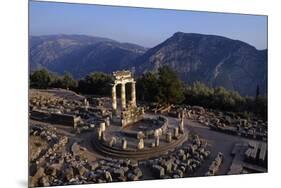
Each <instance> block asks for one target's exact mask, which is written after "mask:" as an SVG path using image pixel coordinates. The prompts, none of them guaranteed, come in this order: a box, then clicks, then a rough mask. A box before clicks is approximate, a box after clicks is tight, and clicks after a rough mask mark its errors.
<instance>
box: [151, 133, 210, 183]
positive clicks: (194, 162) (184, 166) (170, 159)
mask: <svg viewBox="0 0 281 188" xmlns="http://www.w3.org/2000/svg"><path fill="white" fill-rule="evenodd" d="M206 145H207V143H206V142H205V143H203V141H201V140H200V139H199V137H198V136H195V138H194V139H193V143H190V144H187V145H183V146H182V147H181V148H179V149H178V150H176V151H175V152H173V153H171V154H168V155H165V156H162V157H159V158H155V159H151V160H147V161H146V165H147V166H149V167H150V169H151V170H152V172H153V175H154V177H155V178H161V179H168V178H182V177H185V176H188V175H189V174H192V173H193V172H194V171H195V170H196V169H197V168H198V167H200V166H201V165H202V164H203V162H204V161H205V160H206V159H207V158H208V157H209V155H210V151H208V150H207V149H206Z"/></svg>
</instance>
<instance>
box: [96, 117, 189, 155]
mask: <svg viewBox="0 0 281 188" xmlns="http://www.w3.org/2000/svg"><path fill="white" fill-rule="evenodd" d="M168 137H170V138H168ZM187 138H188V133H187V132H186V131H184V132H181V133H179V132H178V128H177V126H175V125H168V122H167V120H166V118H165V117H157V118H156V119H148V118H147V119H143V120H141V121H139V122H137V123H134V124H132V125H129V126H127V127H125V128H122V127H120V126H115V125H110V126H109V127H107V128H106V130H105V131H104V132H103V133H102V134H101V135H99V133H98V131H96V132H95V136H94V139H93V146H94V148H95V149H96V150H97V151H98V152H99V153H101V154H102V155H103V156H104V157H112V158H129V159H130V158H131V159H138V160H142V159H149V158H153V157H157V156H159V155H163V154H166V153H168V152H169V151H172V150H174V149H175V148H177V147H179V146H181V145H182V144H183V143H184V142H185V141H186V140H187ZM124 140H125V141H124ZM124 142H126V143H125V144H124ZM124 145H125V147H124Z"/></svg>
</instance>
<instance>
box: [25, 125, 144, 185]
mask: <svg viewBox="0 0 281 188" xmlns="http://www.w3.org/2000/svg"><path fill="white" fill-rule="evenodd" d="M30 134H31V135H36V136H40V137H42V138H43V139H46V140H47V141H48V143H49V146H48V148H47V149H46V150H44V151H43V150H42V151H41V152H40V154H39V155H37V156H31V160H30V171H29V175H30V186H31V187H36V186H58V185H73V184H86V183H104V182H113V181H136V180H139V179H141V178H142V176H143V173H142V171H141V169H140V168H139V164H138V161H134V160H117V159H106V160H102V159H101V160H98V161H94V162H88V161H87V159H84V158H83V156H81V155H79V152H73V151H74V145H75V146H77V143H75V144H73V145H72V147H71V150H72V152H68V151H66V144H67V143H68V139H67V137H65V136H58V134H56V130H55V129H54V128H41V127H33V128H31V131H30ZM75 148H76V150H77V147H75Z"/></svg>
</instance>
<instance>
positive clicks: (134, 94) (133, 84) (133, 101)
mask: <svg viewBox="0 0 281 188" xmlns="http://www.w3.org/2000/svg"><path fill="white" fill-rule="evenodd" d="M131 100H132V106H133V107H136V106H137V104H136V82H135V81H133V82H132V88H131Z"/></svg>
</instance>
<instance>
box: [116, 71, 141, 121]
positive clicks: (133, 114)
mask: <svg viewBox="0 0 281 188" xmlns="http://www.w3.org/2000/svg"><path fill="white" fill-rule="evenodd" d="M113 77H114V83H113V84H112V113H113V115H115V116H116V115H117V96H116V87H117V85H119V84H121V125H122V126H126V125H128V124H131V123H135V122H137V121H138V120H140V119H141V118H142V117H143V114H144V110H143V109H142V108H138V107H137V104H136V81H135V80H134V78H133V77H132V73H131V72H130V71H116V72H113ZM128 83H129V84H131V101H130V102H129V104H126V84H128Z"/></svg>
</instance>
